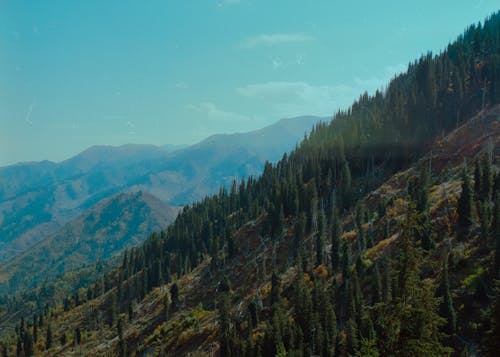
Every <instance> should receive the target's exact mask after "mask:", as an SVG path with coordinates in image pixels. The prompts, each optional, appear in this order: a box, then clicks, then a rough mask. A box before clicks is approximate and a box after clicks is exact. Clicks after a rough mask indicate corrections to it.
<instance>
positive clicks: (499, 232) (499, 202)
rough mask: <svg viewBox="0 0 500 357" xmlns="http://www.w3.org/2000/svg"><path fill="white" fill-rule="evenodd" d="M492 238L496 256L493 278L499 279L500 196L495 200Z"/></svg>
mask: <svg viewBox="0 0 500 357" xmlns="http://www.w3.org/2000/svg"><path fill="white" fill-rule="evenodd" d="M490 230H491V236H492V240H493V242H494V247H495V255H494V261H493V276H494V277H495V278H497V277H499V274H500V195H497V197H496V199H495V206H494V208H493V219H492V222H491V228H490Z"/></svg>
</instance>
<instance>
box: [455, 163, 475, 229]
mask: <svg viewBox="0 0 500 357" xmlns="http://www.w3.org/2000/svg"><path fill="white" fill-rule="evenodd" d="M462 181H463V182H462V193H461V194H460V198H459V200H458V207H457V213H458V224H459V226H460V228H461V229H466V228H468V227H469V226H470V225H471V224H472V222H473V219H472V191H471V184H470V179H469V176H468V175H467V171H466V168H465V167H464V169H463V172H462Z"/></svg>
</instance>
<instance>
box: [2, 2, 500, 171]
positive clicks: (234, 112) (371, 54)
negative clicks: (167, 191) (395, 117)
mask: <svg viewBox="0 0 500 357" xmlns="http://www.w3.org/2000/svg"><path fill="white" fill-rule="evenodd" d="M498 8H499V6H498V2H497V1H493V0H471V1H460V0H454V1H448V0H447V1H435V0H434V1H430V0H419V1H396V0H393V1H384V0H381V1H373V0H363V1H361V0H357V1H336V0H325V1H320V0H316V1H294V0H279V1H278V0H277V1H271V0H267V1H260V0H213V1H212V0H210V1H205V0H199V1H193V0H179V1H169V0H161V1H155V0H148V1H139V0H134V1H132V0H121V1H104V0H98V1H93V0H85V1H84V0H81V1H68V0H61V1H55V0H53V1H28V0H0V165H7V164H12V163H15V162H19V161H31V160H43V159H49V160H54V161H60V160H63V159H66V158H68V157H70V156H72V155H74V154H76V153H77V152H79V151H81V150H83V149H85V148H87V147H89V146H91V145H95V144H107V145H119V144H125V143H147V144H158V145H160V144H191V143H194V142H196V141H199V140H201V139H203V138H204V137H206V136H208V135H211V134H214V133H221V132H225V133H230V132H237V131H248V130H253V129H257V128H261V127H263V126H265V125H268V124H271V123H273V122H275V121H277V120H278V119H280V118H283V117H293V116H298V115H306V114H311V115H320V116H331V115H332V114H333V113H334V112H335V111H337V109H339V108H345V107H347V106H348V105H349V104H350V103H351V102H352V100H353V99H355V98H356V97H358V96H359V94H361V93H362V92H363V91H365V90H368V91H369V92H373V91H374V90H375V89H377V88H380V87H382V86H383V85H384V84H385V83H387V82H388V80H389V79H390V78H391V77H392V76H393V75H394V74H396V73H398V72H400V71H402V70H404V68H405V67H406V65H407V64H408V62H410V61H412V60H414V59H416V58H417V57H418V56H420V55H421V54H422V53H425V52H427V51H428V50H432V51H433V52H438V51H439V50H441V49H442V48H444V47H445V46H446V44H447V43H448V42H450V41H452V40H453V39H454V38H455V37H456V36H457V35H458V34H460V33H461V32H462V31H463V30H464V28H465V27H466V26H468V25H470V24H471V23H473V22H478V21H482V20H483V19H484V18H485V17H486V16H487V15H489V14H491V13H492V12H494V11H496V10H497V9H498Z"/></svg>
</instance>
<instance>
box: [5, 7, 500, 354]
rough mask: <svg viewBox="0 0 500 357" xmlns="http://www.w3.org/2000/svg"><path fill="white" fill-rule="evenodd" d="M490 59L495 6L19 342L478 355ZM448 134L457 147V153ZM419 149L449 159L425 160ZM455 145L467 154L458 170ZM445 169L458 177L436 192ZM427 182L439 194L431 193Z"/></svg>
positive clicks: (491, 257) (489, 236)
mask: <svg viewBox="0 0 500 357" xmlns="http://www.w3.org/2000/svg"><path fill="white" fill-rule="evenodd" d="M499 69H500V13H497V14H495V15H493V16H492V17H491V18H489V19H488V20H487V21H486V22H485V23H484V24H483V25H473V26H471V27H470V28H469V29H467V31H466V32H465V33H464V34H463V35H462V36H460V37H459V39H458V40H457V41H456V42H454V43H453V44H450V45H449V46H448V48H447V49H446V50H445V51H444V52H443V53H441V54H440V55H438V56H432V55H431V54H428V55H426V56H424V57H422V58H421V59H420V60H419V61H416V62H415V63H412V64H410V65H409V68H408V72H407V73H405V74H402V75H400V76H398V77H397V78H395V79H394V80H393V81H391V83H390V84H389V86H388V87H387V89H386V91H385V92H384V93H382V92H377V93H375V94H374V95H373V96H371V97H370V96H368V95H367V94H364V95H362V96H361V97H360V99H359V100H358V101H357V102H355V103H354V104H353V105H352V107H351V108H349V110H347V111H345V112H339V113H337V114H336V116H335V118H334V120H333V121H332V122H331V123H330V124H319V125H317V126H316V127H315V128H314V130H313V131H312V132H311V134H310V136H309V137H307V138H305V139H304V141H303V142H302V143H301V145H300V146H299V147H298V148H297V149H296V150H294V151H293V152H292V153H291V154H290V155H289V156H288V155H285V156H284V157H283V159H282V160H281V161H280V162H278V163H277V164H276V165H271V164H269V163H267V164H266V165H265V167H264V171H263V174H262V176H260V177H259V178H254V177H250V178H248V179H247V180H243V181H242V182H241V183H240V184H239V185H238V184H236V183H234V184H233V185H232V187H231V188H230V189H229V190H227V189H225V188H221V189H220V192H219V193H218V194H217V195H214V196H211V197H207V198H205V199H204V200H202V201H201V202H198V203H195V204H193V205H191V206H187V207H185V208H184V209H183V211H182V213H181V214H180V215H179V216H178V217H177V219H176V221H175V222H174V223H173V224H172V225H170V226H169V227H168V228H167V229H166V230H165V231H162V232H154V233H152V234H151V236H150V237H149V238H148V240H147V241H146V242H144V244H142V245H141V246H139V247H137V248H133V249H131V250H127V251H126V252H125V253H124V254H123V261H122V264H121V265H120V266H119V267H117V268H116V269H113V270H111V271H110V272H108V273H107V274H105V275H104V276H103V277H102V279H101V280H100V281H98V282H96V283H95V284H92V285H90V286H88V295H87V299H86V300H87V301H83V299H81V298H80V295H78V294H79V293H77V295H76V296H75V295H73V296H71V297H67V299H69V300H67V301H68V303H67V308H66V309H64V310H67V311H66V312H64V311H61V310H62V309H61V308H60V307H59V306H55V307H49V308H48V309H47V311H48V312H47V313H45V314H44V315H43V316H44V318H45V320H46V321H47V319H49V320H50V321H48V322H46V324H47V327H45V330H46V335H47V338H46V343H45V346H42V345H41V344H38V345H37V346H36V347H34V349H36V350H37V351H45V350H50V349H52V350H51V351H50V352H47V354H49V353H51V352H52V351H55V350H57V351H61V350H62V349H64V348H65V347H64V346H59V345H58V344H57V341H59V336H60V335H61V331H62V330H63V329H64V326H66V325H71V326H74V327H75V328H76V327H79V328H81V329H82V336H81V338H77V339H76V340H78V341H77V344H83V345H85V344H87V345H86V346H87V348H88V351H92V352H94V353H97V352H96V351H99V352H102V351H103V350H106V349H107V350H112V351H113V353H114V354H115V355H116V354H117V355H124V354H134V353H149V352H151V353H153V352H154V353H157V354H160V353H161V352H162V351H163V352H166V353H169V354H171V355H182V354H185V353H186V352H188V351H195V350H196V351H197V352H199V353H201V354H208V353H209V352H210V351H214V350H218V352H219V353H220V355H221V356H276V355H278V356H288V355H293V356H310V355H321V356H347V355H353V356H422V355H429V356H447V355H451V354H452V353H455V354H460V353H465V354H466V353H467V350H468V349H470V348H474V349H475V350H478V351H479V352H481V353H484V354H490V355H492V354H493V353H494V352H492V351H497V350H495V348H496V346H497V344H498V339H495V338H496V337H498V331H499V328H498V326H499V325H500V322H499V321H498V320H499V319H498V310H499V307H498V305H499V303H498V301H499V300H498V291H497V290H494V289H492V287H493V286H494V278H496V277H497V275H498V266H499V261H500V258H498V257H500V244H499V241H500V240H499V238H498V222H499V217H498V211H499V208H498V201H499V200H498V197H499V192H500V191H499V189H500V187H499V185H498V184H497V183H498V182H499V180H500V174H499V173H498V172H497V168H496V166H495V165H494V163H493V162H492V161H491V160H490V159H489V158H488V157H485V156H484V155H482V153H481V152H480V148H481V145H475V146H471V147H468V146H467V145H468V143H469V142H473V141H474V142H475V141H476V140H477V141H478V142H481V140H484V139H482V138H483V135H482V134H483V133H484V132H485V131H489V132H492V133H494V134H495V135H496V137H498V136H499V130H500V129H499V127H498V123H497V121H496V118H497V116H498V113H499V111H500V107H498V106H496V107H494V106H493V105H494V104H498V103H500V70H499ZM479 94H480V95H479ZM486 106H491V107H493V109H491V110H489V111H486V110H485V108H486ZM477 113H480V114H479V115H477V116H476V117H474V118H473V119H471V120H470V121H468V122H466V119H468V118H469V117H472V116H473V115H475V114H477ZM460 125H463V126H462V127H460V128H458V130H456V131H454V132H452V130H453V129H455V128H456V127H458V126H460ZM443 133H447V134H449V135H448V136H446V137H444V138H443V137H442V135H443ZM464 137H465V140H464V141H462V140H461V138H464ZM440 139H442V142H441V141H440ZM443 143H445V144H443ZM453 145H459V146H465V147H464V150H463V152H462V153H461V154H462V157H460V160H459V162H457V161H456V158H454V157H453V155H451V154H450V153H449V151H451V150H454V149H453V148H454V146H453ZM430 149H436V150H437V152H438V153H440V154H439V155H440V156H439V159H440V160H441V161H444V162H445V164H446V165H447V166H448V167H445V165H444V164H443V162H441V163H440V162H439V161H438V162H437V163H434V166H432V165H431V164H432V163H431V159H432V157H431V158H429V156H424V154H425V153H426V152H427V151H428V150H430ZM447 150H448V151H447ZM453 154H455V153H454V152H453ZM436 155H438V154H436ZM464 157H465V158H467V159H468V160H469V162H472V163H477V162H479V163H478V164H476V165H475V169H474V172H475V173H474V176H475V181H474V185H473V184H472V182H471V177H470V176H471V172H469V170H468V168H467V165H463V163H462V162H461V160H462V159H463V158H464ZM421 158H422V160H421V161H420V162H418V161H417V160H419V159H421ZM454 160H455V161H454ZM476 168H477V170H476ZM460 170H461V171H462V174H461V176H459V175H460V174H459V172H460ZM396 172H398V174H396V175H393V174H394V173H396ZM459 178H460V180H461V183H462V189H461V190H458V191H457V192H455V191H451V190H446V187H453V185H450V182H454V181H456V180H457V179H459ZM431 182H432V183H433V184H434V183H435V184H436V185H441V184H442V185H443V196H446V195H448V194H449V195H450V196H453V197H452V198H453V199H451V198H450V199H447V198H446V199H445V198H439V199H436V197H434V198H432V197H431V195H430V192H429V191H430V189H431ZM374 190H375V191H374ZM370 192H371V194H369V193H370ZM493 200H494V201H493ZM455 202H457V203H456V204H455ZM438 203H439V205H438ZM474 207H476V208H477V207H480V209H474ZM491 212H493V213H491ZM431 222H432V224H431ZM481 227H482V229H481ZM344 232H345V234H343V233H344ZM481 232H482V233H481ZM492 248H493V249H492ZM461 252H462V253H461ZM465 252H468V253H467V254H466V253H465ZM481 267H482V268H481ZM461 285H464V286H465V287H466V289H461ZM492 296H494V298H493V297H492ZM199 304H202V305H201V308H198V306H200V305H199ZM131 306H132V308H131ZM134 306H136V308H135V309H134ZM195 306H196V307H197V309H198V310H195V311H192V310H193V309H194V307H195ZM51 308H53V310H52V309H51ZM190 309H191V310H190ZM131 310H132V313H130V311H131ZM51 311H53V313H51ZM481 312H482V313H481ZM127 313H128V314H129V316H130V318H129V319H130V322H127V323H126V322H125V320H126V319H125V318H124V315H125V314H127ZM58 314H60V316H58ZM126 324H127V326H125V325H126ZM52 325H54V330H56V327H55V326H56V325H58V326H57V331H58V332H57V334H55V336H54V338H52V330H51V327H50V326H52ZM106 325H107V326H106ZM84 329H85V331H87V332H88V337H85V334H83V332H84V331H83V330H84ZM33 333H34V329H33V327H31V326H25V323H24V320H21V323H20V325H19V326H18V328H17V329H16V331H15V334H13V335H12V336H11V338H10V339H6V343H7V344H8V349H9V350H10V351H15V350H16V349H17V350H16V351H17V352H18V354H21V353H25V354H26V353H28V354H29V353H30V352H31V349H30V348H31V347H30V346H31V345H30V336H32V335H33ZM37 334H40V331H39V329H38V330H37ZM49 336H50V339H49ZM91 336H93V337H91ZM101 337H103V338H106V340H107V341H108V342H109V341H113V342H109V345H108V346H107V347H103V344H102V343H99V342H98V341H97V339H98V338H101ZM61 340H62V337H61ZM137 346H138V347H137ZM135 348H137V349H136V350H134V349H135ZM89 353H91V352H89Z"/></svg>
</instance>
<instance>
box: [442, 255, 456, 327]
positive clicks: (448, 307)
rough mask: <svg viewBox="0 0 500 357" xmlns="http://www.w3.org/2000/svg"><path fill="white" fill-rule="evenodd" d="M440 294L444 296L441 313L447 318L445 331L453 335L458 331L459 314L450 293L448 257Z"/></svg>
mask: <svg viewBox="0 0 500 357" xmlns="http://www.w3.org/2000/svg"><path fill="white" fill-rule="evenodd" d="M438 295H439V296H441V297H442V300H441V302H440V306H439V315H441V316H442V317H444V318H445V319H446V326H445V332H446V333H447V334H448V335H453V334H454V333H455V331H456V324H457V316H456V313H455V309H454V308H453V300H452V297H451V293H450V282H449V279H448V257H446V258H444V260H443V268H442V272H441V284H440V286H439V290H438Z"/></svg>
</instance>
